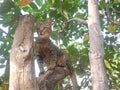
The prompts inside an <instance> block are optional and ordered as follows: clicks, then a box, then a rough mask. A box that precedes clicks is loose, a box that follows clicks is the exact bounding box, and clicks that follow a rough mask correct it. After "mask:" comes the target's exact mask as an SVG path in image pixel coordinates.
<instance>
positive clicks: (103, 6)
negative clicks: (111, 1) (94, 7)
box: [100, 0, 106, 9]
mask: <svg viewBox="0 0 120 90" xmlns="http://www.w3.org/2000/svg"><path fill="white" fill-rule="evenodd" d="M100 7H101V8H102V9H104V8H106V3H105V0H101V1H100Z"/></svg>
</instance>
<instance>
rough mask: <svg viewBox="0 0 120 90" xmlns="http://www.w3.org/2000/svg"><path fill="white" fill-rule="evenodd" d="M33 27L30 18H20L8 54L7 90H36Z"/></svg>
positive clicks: (31, 18) (27, 16)
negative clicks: (8, 73)
mask: <svg viewBox="0 0 120 90" xmlns="http://www.w3.org/2000/svg"><path fill="white" fill-rule="evenodd" d="M33 25H34V20H33V17H32V16H30V15H25V16H21V17H20V19H19V23H18V26H17V29H16V32H15V36H14V40H13V44H12V48H11V52H10V80H9V90H36V84H35V82H36V81H35V80H36V79H35V71H34V62H33Z"/></svg>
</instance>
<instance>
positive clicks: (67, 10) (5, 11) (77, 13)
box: [0, 0, 120, 90]
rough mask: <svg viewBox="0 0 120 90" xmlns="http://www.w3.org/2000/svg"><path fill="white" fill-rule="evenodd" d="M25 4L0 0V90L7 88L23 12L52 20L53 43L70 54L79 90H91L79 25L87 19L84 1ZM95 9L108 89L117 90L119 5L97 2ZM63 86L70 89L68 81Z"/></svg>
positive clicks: (48, 0)
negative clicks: (11, 54) (101, 40)
mask: <svg viewBox="0 0 120 90" xmlns="http://www.w3.org/2000/svg"><path fill="white" fill-rule="evenodd" d="M23 1H24V0H23ZM26 1H27V0H26ZM28 1H30V2H27V3H26V2H25V3H23V4H21V3H19V2H20V0H15V1H14V0H1V1H0V24H1V25H2V26H3V27H4V28H1V25H0V36H1V37H0V69H5V71H4V73H3V74H2V75H1V76H0V89H1V88H2V89H4V88H6V89H7V88H8V80H9V61H10V60H9V52H10V48H11V44H12V41H13V36H14V33H15V30H16V27H17V22H18V21H19V20H18V17H19V15H21V14H25V13H29V14H32V15H33V17H34V19H35V21H36V20H37V19H39V20H41V21H42V22H44V21H46V19H47V18H48V17H51V18H52V19H53V21H54V22H53V33H52V36H51V38H52V40H53V41H54V43H55V44H56V45H58V46H59V47H60V48H61V49H63V50H64V51H66V52H67V53H68V54H69V56H70V58H71V60H72V63H73V66H74V68H75V70H76V73H77V76H78V77H80V78H81V79H80V80H81V81H80V82H79V86H80V88H82V89H84V88H87V89H91V74H90V68H89V57H88V52H89V33H88V28H87V27H86V25H83V24H81V19H84V20H83V21H85V22H86V19H87V17H88V13H87V10H88V8H87V0H58V1H57V0H45V1H43V0H34V1H33V2H32V0H28ZM98 7H99V8H98V11H99V14H100V23H101V30H102V33H103V35H104V63H105V68H106V69H107V71H106V72H107V77H108V83H109V87H110V89H114V90H118V89H119V88H120V79H119V77H120V72H119V69H120V49H119V48H120V40H119V35H120V33H119V31H120V27H119V26H120V19H119V16H120V12H119V8H120V3H119V1H118V0H107V1H104V0H100V1H99V2H98ZM23 12H24V13H23ZM34 39H36V37H34ZM0 71H2V70H0ZM63 83H64V85H65V87H64V88H67V87H68V86H70V84H69V79H68V80H65V81H64V82H63ZM56 89H57V86H56Z"/></svg>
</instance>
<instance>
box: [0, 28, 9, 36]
mask: <svg viewBox="0 0 120 90" xmlns="http://www.w3.org/2000/svg"><path fill="white" fill-rule="evenodd" d="M0 31H2V32H3V33H5V34H6V35H7V34H8V33H6V32H5V31H4V30H3V29H1V28H0Z"/></svg>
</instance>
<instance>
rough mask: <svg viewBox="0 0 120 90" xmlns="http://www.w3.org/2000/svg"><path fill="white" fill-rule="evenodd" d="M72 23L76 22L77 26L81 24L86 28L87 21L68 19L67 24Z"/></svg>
mask: <svg viewBox="0 0 120 90" xmlns="http://www.w3.org/2000/svg"><path fill="white" fill-rule="evenodd" d="M72 21H77V22H78V23H79V24H83V25H86V26H87V20H83V19H80V18H72V19H69V20H68V21H67V22H66V24H67V23H70V22H72Z"/></svg>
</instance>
